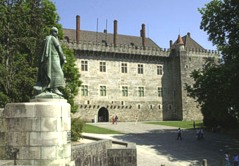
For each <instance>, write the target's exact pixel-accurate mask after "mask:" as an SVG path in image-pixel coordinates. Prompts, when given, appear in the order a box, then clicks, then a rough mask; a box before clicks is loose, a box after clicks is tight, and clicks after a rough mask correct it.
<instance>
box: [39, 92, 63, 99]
mask: <svg viewBox="0 0 239 166" xmlns="http://www.w3.org/2000/svg"><path fill="white" fill-rule="evenodd" d="M34 99H64V97H62V96H60V95H57V94H55V93H52V92H48V91H46V92H42V93H40V94H39V95H36V96H35V97H34Z"/></svg>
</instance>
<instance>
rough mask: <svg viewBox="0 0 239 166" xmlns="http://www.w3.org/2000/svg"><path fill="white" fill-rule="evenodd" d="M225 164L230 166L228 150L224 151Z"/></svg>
mask: <svg viewBox="0 0 239 166" xmlns="http://www.w3.org/2000/svg"><path fill="white" fill-rule="evenodd" d="M225 166H230V155H229V154H228V152H226V153H225Z"/></svg>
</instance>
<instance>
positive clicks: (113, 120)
mask: <svg viewBox="0 0 239 166" xmlns="http://www.w3.org/2000/svg"><path fill="white" fill-rule="evenodd" d="M114 123H115V117H114V116H112V124H114Z"/></svg>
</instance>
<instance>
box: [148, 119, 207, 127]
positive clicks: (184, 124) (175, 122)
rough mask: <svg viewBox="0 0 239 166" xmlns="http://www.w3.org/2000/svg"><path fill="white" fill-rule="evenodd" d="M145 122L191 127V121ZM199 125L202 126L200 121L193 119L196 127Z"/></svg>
mask: <svg viewBox="0 0 239 166" xmlns="http://www.w3.org/2000/svg"><path fill="white" fill-rule="evenodd" d="M145 123H146V124H156V125H165V126H173V127H180V128H186V129H193V121H160V122H145ZM201 126H203V123H202V121H195V127H196V128H200V127H201Z"/></svg>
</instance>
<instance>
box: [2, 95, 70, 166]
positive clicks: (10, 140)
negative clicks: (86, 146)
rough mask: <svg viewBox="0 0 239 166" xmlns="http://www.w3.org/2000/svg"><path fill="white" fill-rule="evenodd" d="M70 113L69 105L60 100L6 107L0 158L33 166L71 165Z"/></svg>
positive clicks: (15, 104)
mask: <svg viewBox="0 0 239 166" xmlns="http://www.w3.org/2000/svg"><path fill="white" fill-rule="evenodd" d="M64 101H65V100H64ZM65 112H66V113H65ZM69 112H70V105H69V104H68V103H66V102H59V101H58V100H54V102H35V101H34V102H31V103H12V104H7V105H6V109H4V111H3V112H2V117H1V118H0V123H1V124H2V126H1V129H3V130H2V131H3V132H0V142H1V143H0V158H1V159H14V158H16V160H17V164H18V165H34V166H35V165H36V166H38V165H39V166H45V165H57V166H59V165H65V164H66V163H68V162H70V158H71V146H70V144H69V143H68V142H67V133H68V132H70V129H71V127H70V126H71V125H70V123H71V119H70V113H69ZM63 116H67V117H63ZM15 152H16V153H15Z"/></svg>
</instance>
